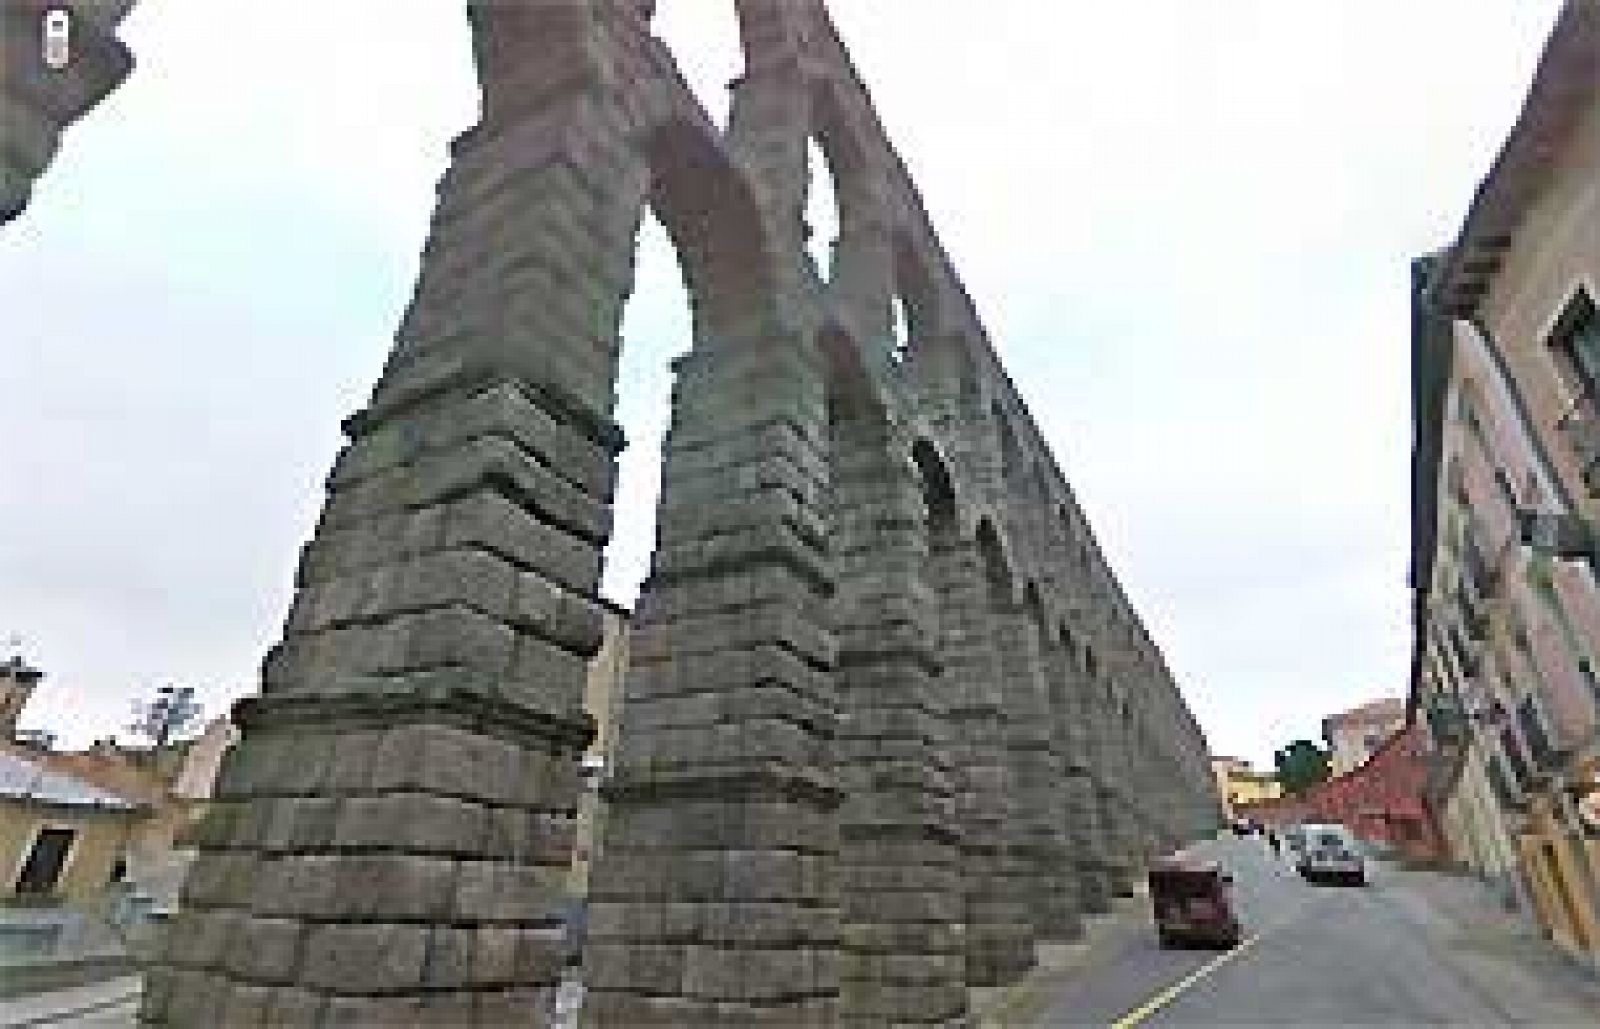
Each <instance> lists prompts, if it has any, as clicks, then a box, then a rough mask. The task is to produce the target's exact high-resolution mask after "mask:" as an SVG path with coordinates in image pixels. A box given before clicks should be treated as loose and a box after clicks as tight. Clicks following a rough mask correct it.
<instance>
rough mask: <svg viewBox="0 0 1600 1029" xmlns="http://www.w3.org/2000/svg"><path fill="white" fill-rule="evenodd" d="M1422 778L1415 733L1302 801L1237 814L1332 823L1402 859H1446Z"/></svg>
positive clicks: (1392, 740) (1410, 729)
mask: <svg viewBox="0 0 1600 1029" xmlns="http://www.w3.org/2000/svg"><path fill="white" fill-rule="evenodd" d="M1425 775H1426V770H1425V766H1424V765H1423V762H1422V748H1421V729H1420V728H1419V727H1418V726H1416V725H1409V726H1407V727H1406V728H1404V729H1401V730H1400V731H1399V732H1397V733H1395V734H1394V735H1393V736H1390V737H1389V739H1388V740H1386V741H1385V742H1384V744H1383V746H1381V747H1379V748H1378V749H1377V751H1376V752H1374V753H1373V755H1372V757H1371V758H1369V759H1368V760H1367V762H1366V764H1364V765H1361V766H1360V767H1359V768H1355V769H1352V770H1351V771H1349V772H1346V773H1345V774H1344V775H1341V776H1339V777H1338V778H1337V779H1329V780H1328V781H1327V782H1325V783H1322V784H1320V785H1318V786H1316V787H1314V788H1312V789H1311V790H1309V791H1308V792H1307V793H1306V794H1305V795H1304V796H1302V797H1297V798H1285V799H1283V800H1277V801H1268V802H1265V803H1261V804H1253V805H1250V806H1249V808H1248V810H1247V811H1241V812H1240V813H1241V814H1245V815H1248V816H1249V817H1253V818H1257V819H1259V820H1261V821H1263V822H1269V823H1276V824H1286V823H1288V822H1338V823H1340V824H1342V825H1345V826H1348V827H1349V829H1350V831H1351V832H1353V833H1354V834H1355V835H1356V836H1357V837H1358V838H1360V839H1363V840H1366V841H1368V842H1369V843H1375V844H1378V845H1380V846H1385V847H1392V848H1394V849H1395V850H1397V851H1399V852H1400V853H1401V854H1403V855H1405V856H1406V857H1408V858H1413V859H1417V860H1433V859H1437V858H1443V857H1445V856H1446V850H1445V845H1444V839H1443V837H1442V836H1441V835H1440V833H1439V830H1438V827H1437V826H1436V825H1435V824H1434V821H1433V817H1432V815H1430V814H1429V812H1428V810H1427V808H1425V807H1424V806H1423V803H1422V784H1423V779H1424V777H1425Z"/></svg>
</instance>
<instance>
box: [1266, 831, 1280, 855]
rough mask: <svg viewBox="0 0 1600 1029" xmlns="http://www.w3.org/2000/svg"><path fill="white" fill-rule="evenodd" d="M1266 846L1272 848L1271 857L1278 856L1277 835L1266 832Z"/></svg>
mask: <svg viewBox="0 0 1600 1029" xmlns="http://www.w3.org/2000/svg"><path fill="white" fill-rule="evenodd" d="M1267 846H1269V847H1271V848H1272V856H1273V857H1278V856H1279V850H1278V847H1279V844H1278V834H1277V833H1275V832H1273V831H1272V830H1271V829H1268V830H1267Z"/></svg>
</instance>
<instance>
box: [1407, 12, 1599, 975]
mask: <svg viewBox="0 0 1600 1029" xmlns="http://www.w3.org/2000/svg"><path fill="white" fill-rule="evenodd" d="M1597 55H1600V7H1597V5H1595V4H1593V3H1589V2H1578V0H1573V2H1568V3H1566V4H1565V5H1563V7H1562V9H1561V12H1560V15H1559V17H1558V20H1557V23H1556V26H1555V29H1554V31H1553V32H1552V34H1551V36H1550V39H1549V42H1548V43H1547V45H1546V48H1545V50H1544V53H1543V54H1542V56H1541V59H1540V62H1539V65H1538V68H1537V71H1536V73H1535V77H1534V81H1533V84H1532V86H1531V88H1530V90H1529V94H1528V97H1527V100H1526V102H1525V104H1524V107H1523V110H1522V112H1521V114H1520V116H1519V118H1518V120H1517V122H1516V124H1515V126H1514V127H1513V128H1512V131H1511V133H1510V135H1509V136H1508V138H1507V139H1506V141H1505V143H1504V145H1503V147H1502V149H1501V151H1500V153H1499V155H1498V157H1497V158H1496V160H1495V162H1494V165H1493V167H1492V168H1491V169H1490V171H1489V173H1488V175H1487V176H1486V177H1485V178H1484V180H1483V182H1482V184H1481V186H1480V187H1479V189H1478V192H1477V195H1476V196H1475V198H1474V200H1473V203H1472V205H1471V208H1470V210H1469V212H1468V214H1467V218H1466V221H1465V223H1464V225H1463V227H1462V229H1461V231H1460V233H1459V236H1458V238H1457V239H1456V241H1455V242H1454V244H1453V245H1452V246H1451V247H1449V248H1448V249H1447V250H1445V251H1443V252H1442V253H1440V254H1438V255H1434V256H1431V257H1428V258H1423V259H1420V260H1419V261H1418V262H1416V265H1415V266H1414V269H1413V285H1414V297H1415V310H1414V315H1413V367H1414V385H1415V387H1416V406H1415V409H1416V412H1417V420H1416V441H1417V443H1416V449H1415V451H1414V462H1413V468H1414V472H1415V473H1416V474H1415V476H1414V490H1413V512H1414V521H1413V527H1412V535H1413V563H1412V586H1413V589H1414V598H1415V624H1416V633H1415V638H1414V648H1413V681H1412V695H1411V701H1412V703H1413V705H1414V706H1415V707H1416V708H1417V709H1418V710H1419V712H1420V713H1421V715H1422V716H1423V717H1424V719H1425V720H1426V722H1427V724H1428V726H1429V738H1430V744H1431V748H1432V750H1433V752H1434V754H1435V755H1436V761H1435V767H1434V770H1433V775H1432V782H1431V785H1432V791H1431V792H1432V794H1433V796H1434V798H1435V802H1436V806H1437V809H1438V810H1440V811H1442V814H1443V817H1442V821H1443V822H1444V824H1445V825H1446V827H1447V830H1448V831H1449V832H1450V833H1451V835H1452V840H1451V842H1452V845H1453V846H1454V848H1455V850H1456V852H1457V855H1458V856H1459V857H1460V858H1461V859H1462V860H1464V861H1466V862H1467V863H1468V864H1469V866H1471V867H1473V868H1475V869H1477V870H1479V871H1480V872H1482V873H1484V874H1485V875H1488V876H1504V875H1507V874H1509V875H1510V876H1511V877H1512V879H1513V881H1512V882H1510V883H1507V884H1506V887H1507V889H1506V892H1507V896H1508V898H1520V899H1522V900H1523V902H1525V903H1527V904H1528V905H1530V906H1531V907H1532V909H1533V911H1534V913H1535V914H1536V915H1537V916H1538V918H1539V921H1540V922H1541V923H1542V924H1543V925H1544V927H1545V928H1546V930H1547V931H1548V932H1549V934H1550V935H1551V937H1552V938H1553V939H1554V940H1555V941H1556V942H1557V943H1558V944H1559V945H1560V946H1562V947H1563V948H1564V949H1565V950H1567V951H1568V952H1569V953H1570V954H1572V955H1573V956H1574V957H1577V958H1579V959H1581V960H1584V961H1588V962H1597V961H1600V919H1597V915H1600V909H1597V906H1596V905H1597V902H1600V863H1597V861H1596V858H1597V857H1600V850H1597V845H1600V835H1597V833H1596V831H1595V829H1596V826H1595V825H1594V824H1593V823H1592V820H1591V819H1590V818H1589V817H1588V815H1587V812H1588V811H1589V810H1591V809H1592V808H1593V806H1594V803H1595V802H1594V800H1593V798H1594V794H1595V791H1596V790H1597V789H1600V782H1597V776H1596V768H1597V762H1600V749H1597V744H1600V735H1597V729H1600V680H1597V674H1596V673H1597V668H1596V664H1595V662H1596V660H1600V591H1597V580H1596V571H1595V560H1596V558H1595V546H1594V532H1593V528H1594V526H1596V525H1597V524H1600V506H1597V504H1600V502H1597V496H1600V477H1597V476H1596V475H1595V474H1594V472H1595V459H1596V457H1600V447H1597V446H1596V444H1597V443H1600V399H1597V398H1600V377H1597V376H1600V318H1597V316H1596V308H1595V297H1596V296H1597V293H1596V286H1597V284H1600V233H1597V231H1596V226H1597V225H1600V71H1597V69H1600V56H1597Z"/></svg>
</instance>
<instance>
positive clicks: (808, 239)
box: [801, 136, 843, 282]
mask: <svg viewBox="0 0 1600 1029" xmlns="http://www.w3.org/2000/svg"><path fill="white" fill-rule="evenodd" d="M802 218H803V222H802V224H801V235H802V236H803V237H804V238H805V246H806V253H807V254H809V255H810V257H811V263H812V265H813V266H814V267H815V268H816V272H817V277H818V278H819V279H821V280H822V281H823V282H829V281H831V280H832V279H833V272H834V268H835V267H836V266H837V263H838V256H839V240H840V235H841V233H842V232H843V225H842V223H843V219H842V216H841V214H840V211H839V187H838V183H837V179H836V174H835V171H834V166H833V161H832V159H831V158H830V157H829V156H828V152H827V151H826V150H825V149H824V148H823V145H822V141H821V140H820V139H818V138H817V137H816V136H812V137H811V138H810V139H807V140H806V202H805V210H804V213H803V214H802Z"/></svg>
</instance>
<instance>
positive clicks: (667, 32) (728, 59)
mask: <svg viewBox="0 0 1600 1029" xmlns="http://www.w3.org/2000/svg"><path fill="white" fill-rule="evenodd" d="M645 14H646V16H647V17H649V18H650V31H651V34H652V35H654V36H655V37H656V38H657V39H659V40H661V42H663V43H665V44H666V46H667V49H668V50H669V51H670V52H671V54H672V59H673V61H674V63H676V64H677V66H678V73H679V74H680V75H682V76H683V81H684V83H685V84H686V85H687V86H688V87H689V92H690V93H692V94H694V98H695V99H696V100H698V101H699V102H700V106H701V108H702V109H703V110H704V111H705V113H706V117H707V118H708V119H710V121H711V124H712V125H715V126H716V127H717V129H718V130H720V131H724V132H725V131H727V128H728V120H729V116H730V113H731V112H732V110H733V93H732V90H731V88H730V87H731V86H732V84H733V83H734V82H736V81H737V80H738V79H739V77H740V76H742V75H743V74H744V70H745V51H744V43H743V39H742V36H741V32H740V26H739V12H738V10H737V6H736V4H735V2H734V0H719V2H717V3H706V2H705V0H697V2H695V3H692V4H686V3H657V2H653V0H646V3H645Z"/></svg>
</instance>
